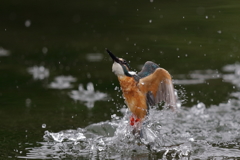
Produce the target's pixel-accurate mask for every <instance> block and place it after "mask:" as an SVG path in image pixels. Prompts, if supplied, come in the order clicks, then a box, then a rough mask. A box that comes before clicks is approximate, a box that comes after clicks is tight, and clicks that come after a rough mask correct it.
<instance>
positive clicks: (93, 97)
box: [69, 82, 108, 108]
mask: <svg viewBox="0 0 240 160" xmlns="http://www.w3.org/2000/svg"><path fill="white" fill-rule="evenodd" d="M69 96H70V97H71V98H72V99H74V100H75V101H81V102H84V104H85V105H86V106H87V107H88V108H93V106H94V103H95V101H100V100H106V99H107V97H108V96H107V94H106V93H102V92H99V91H95V90H94V85H93V83H92V82H89V83H88V84H87V89H86V90H85V89H84V88H83V85H82V84H79V87H78V90H72V91H71V92H70V93H69Z"/></svg>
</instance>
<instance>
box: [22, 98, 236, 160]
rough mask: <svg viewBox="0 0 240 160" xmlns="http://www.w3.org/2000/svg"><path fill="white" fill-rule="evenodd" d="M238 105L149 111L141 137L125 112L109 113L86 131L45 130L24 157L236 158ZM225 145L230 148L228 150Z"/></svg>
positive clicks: (232, 103)
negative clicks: (136, 134) (136, 133)
mask: <svg viewBox="0 0 240 160" xmlns="http://www.w3.org/2000/svg"><path fill="white" fill-rule="evenodd" d="M239 105H240V102H239V101H237V100H231V102H228V103H223V104H220V105H219V106H211V107H210V108H206V107H205V105H204V104H203V103H198V104H196V105H195V106H193V107H192V108H181V109H179V110H178V111H177V112H171V111H169V110H161V111H160V110H157V109H156V108H152V109H150V112H149V116H148V118H147V120H146V121H145V122H144V125H143V129H142V135H143V136H142V137H139V136H134V135H133V134H132V131H133V128H132V126H130V124H129V117H130V115H131V114H130V113H129V112H128V111H127V112H126V113H125V114H124V117H123V118H120V117H117V116H116V115H114V116H112V119H111V121H106V122H100V123H95V124H92V125H89V126H87V127H86V128H78V129H76V130H65V131H60V132H57V133H53V132H49V131H45V134H44V140H45V142H40V144H41V145H42V146H41V147H34V148H30V149H29V153H28V154H27V156H26V157H31V156H33V155H34V156H36V155H38V154H39V153H41V158H47V157H52V158H53V157H55V158H65V157H84V158H87V159H90V158H93V157H98V158H99V159H108V158H109V159H117V158H133V157H138V156H139V155H141V156H147V155H148V156H147V157H149V156H151V157H153V158H163V157H170V158H181V157H189V156H191V157H192V158H207V157H208V156H216V157H218V156H223V155H228V156H231V157H239V155H240V150H238V146H239V139H240V138H239V132H240V127H239V124H240V109H239V108H238V106H239ZM229 145H234V146H235V147H234V148H232V149H229V148H228V146H229ZM26 157H25V158H26ZM20 158H21V157H20ZM22 158H24V157H22ZM35 158H37V157H35ZM38 158H40V157H38Z"/></svg>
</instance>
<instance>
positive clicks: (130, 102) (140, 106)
mask: <svg viewBox="0 0 240 160" xmlns="http://www.w3.org/2000/svg"><path fill="white" fill-rule="evenodd" d="M118 80H119V82H120V85H121V88H122V92H123V96H124V98H125V101H126V103H127V106H128V108H129V109H130V111H131V112H132V113H133V114H134V115H135V116H136V117H137V118H139V119H143V118H144V117H145V116H146V113H147V103H146V95H145V94H144V93H142V92H141V91H140V90H139V88H138V86H137V82H136V81H135V80H134V78H133V77H127V76H121V77H118Z"/></svg>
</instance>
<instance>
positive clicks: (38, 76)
mask: <svg viewBox="0 0 240 160" xmlns="http://www.w3.org/2000/svg"><path fill="white" fill-rule="evenodd" d="M27 70H28V72H29V73H30V74H32V75H33V79H35V80H42V79H44V78H47V77H49V70H48V69H47V68H45V67H44V66H33V67H30V68H28V69H27Z"/></svg>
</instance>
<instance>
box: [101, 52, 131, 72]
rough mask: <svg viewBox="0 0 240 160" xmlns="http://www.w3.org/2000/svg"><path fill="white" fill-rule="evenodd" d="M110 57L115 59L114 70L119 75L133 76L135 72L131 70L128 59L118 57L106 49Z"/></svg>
mask: <svg viewBox="0 0 240 160" xmlns="http://www.w3.org/2000/svg"><path fill="white" fill-rule="evenodd" d="M106 51H107V52H108V54H109V55H110V57H111V58H112V59H113V65H112V71H113V73H115V74H116V75H117V76H128V77H132V75H133V73H132V72H130V71H129V69H130V66H129V64H128V63H127V61H126V60H124V59H122V58H118V57H116V56H115V55H114V54H112V52H110V51H109V50H108V49H106Z"/></svg>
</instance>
